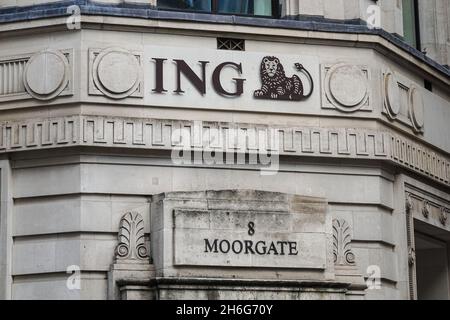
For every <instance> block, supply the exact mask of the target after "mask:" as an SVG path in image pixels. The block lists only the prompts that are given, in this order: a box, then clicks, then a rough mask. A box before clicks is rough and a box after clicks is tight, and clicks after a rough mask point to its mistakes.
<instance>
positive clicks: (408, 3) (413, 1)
mask: <svg viewBox="0 0 450 320" xmlns="http://www.w3.org/2000/svg"><path fill="white" fill-rule="evenodd" d="M402 8H403V38H404V40H405V42H406V43H408V44H409V45H410V46H412V47H414V48H416V49H418V50H420V49H421V48H420V32H419V11H418V2H417V0H403V6H402Z"/></svg>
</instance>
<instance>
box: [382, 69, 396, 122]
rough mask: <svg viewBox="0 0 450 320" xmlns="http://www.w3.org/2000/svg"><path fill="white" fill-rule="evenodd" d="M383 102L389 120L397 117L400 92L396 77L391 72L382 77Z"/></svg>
mask: <svg viewBox="0 0 450 320" xmlns="http://www.w3.org/2000/svg"><path fill="white" fill-rule="evenodd" d="M384 89H385V102H386V108H387V111H388V114H389V117H390V118H391V119H394V118H396V117H397V115H398V113H399V112H400V90H399V87H398V81H397V77H396V76H395V74H394V73H393V72H387V73H386V74H385V76H384Z"/></svg>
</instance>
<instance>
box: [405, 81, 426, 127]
mask: <svg viewBox="0 0 450 320" xmlns="http://www.w3.org/2000/svg"><path fill="white" fill-rule="evenodd" d="M409 103H410V107H409V110H410V117H411V122H412V124H413V126H414V128H415V130H416V131H422V129H423V126H424V124H425V122H424V103H423V96H422V93H421V92H420V90H419V89H418V88H417V87H414V86H413V87H411V91H410V98H409Z"/></svg>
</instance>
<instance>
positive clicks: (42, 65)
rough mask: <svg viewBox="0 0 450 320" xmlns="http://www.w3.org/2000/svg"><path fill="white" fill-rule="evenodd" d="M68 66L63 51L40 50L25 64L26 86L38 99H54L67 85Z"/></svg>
mask: <svg viewBox="0 0 450 320" xmlns="http://www.w3.org/2000/svg"><path fill="white" fill-rule="evenodd" d="M68 68H69V65H68V62H67V59H66V58H65V56H64V55H63V54H62V53H60V52H57V51H52V50H46V51H42V52H39V53H37V54H35V55H33V56H32V57H31V58H30V60H28V62H27V64H26V66H25V70H24V77H23V79H24V80H23V81H24V86H25V88H26V90H27V92H28V93H29V94H30V95H31V96H33V97H34V98H36V99H39V100H49V99H52V98H54V97H56V96H57V95H59V94H60V93H61V91H63V90H64V88H65V87H66V86H67V83H68V81H69V79H68Z"/></svg>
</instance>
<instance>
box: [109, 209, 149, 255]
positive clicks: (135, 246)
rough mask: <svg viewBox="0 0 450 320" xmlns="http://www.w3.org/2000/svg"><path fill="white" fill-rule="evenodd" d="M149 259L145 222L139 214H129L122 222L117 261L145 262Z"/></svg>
mask: <svg viewBox="0 0 450 320" xmlns="http://www.w3.org/2000/svg"><path fill="white" fill-rule="evenodd" d="M147 258H148V252H147V248H146V246H145V233H144V220H143V219H142V216H141V215H140V214H139V213H137V212H128V213H126V214H125V215H124V216H123V217H122V219H121V220H120V227H119V244H118V245H117V247H116V259H117V260H145V259H147Z"/></svg>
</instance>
